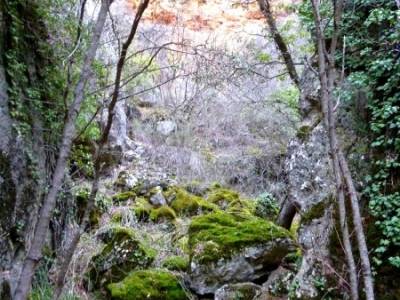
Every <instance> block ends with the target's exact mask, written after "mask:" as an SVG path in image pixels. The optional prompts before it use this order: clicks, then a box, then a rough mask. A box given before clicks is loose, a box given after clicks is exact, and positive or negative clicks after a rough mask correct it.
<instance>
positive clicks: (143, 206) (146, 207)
mask: <svg viewBox="0 0 400 300" xmlns="http://www.w3.org/2000/svg"><path fill="white" fill-rule="evenodd" d="M132 209H133V210H134V212H135V215H136V218H138V220H141V221H143V220H147V219H148V218H149V217H150V212H151V210H152V209H153V206H152V205H151V204H150V203H149V202H148V201H147V200H146V198H143V197H140V198H136V200H135V204H134V205H133V207H132Z"/></svg>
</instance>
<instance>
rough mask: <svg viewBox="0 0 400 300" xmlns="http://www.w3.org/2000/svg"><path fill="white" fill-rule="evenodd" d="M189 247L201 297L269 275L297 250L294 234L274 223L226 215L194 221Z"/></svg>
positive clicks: (195, 284)
mask: <svg viewBox="0 0 400 300" xmlns="http://www.w3.org/2000/svg"><path fill="white" fill-rule="evenodd" d="M189 247H190V251H191V265H190V269H191V270H190V279H191V284H190V285H191V288H192V289H193V290H195V291H196V293H198V294H201V295H204V294H210V293H214V292H215V291H216V290H217V289H218V288H219V287H220V286H222V285H224V284H226V283H236V282H248V281H254V280H256V279H258V278H260V277H261V276H265V275H266V274H267V273H268V272H269V271H271V270H273V269H275V268H276V267H277V266H278V265H279V264H280V262H281V261H282V259H283V258H284V257H285V256H286V255H287V254H288V253H289V252H291V251H293V250H294V249H295V247H294V243H293V241H292V239H291V235H290V233H289V232H288V231H286V230H285V229H283V228H280V227H278V226H276V225H274V224H273V223H272V222H268V221H264V220H263V219H260V218H256V217H250V216H247V217H243V216H237V215H232V214H229V213H223V212H217V213H211V214H207V215H204V216H200V217H197V218H194V219H193V221H192V223H191V225H190V227H189Z"/></svg>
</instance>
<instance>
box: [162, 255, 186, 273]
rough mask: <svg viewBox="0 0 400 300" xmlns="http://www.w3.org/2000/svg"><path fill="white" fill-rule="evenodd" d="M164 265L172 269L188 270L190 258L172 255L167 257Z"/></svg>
mask: <svg viewBox="0 0 400 300" xmlns="http://www.w3.org/2000/svg"><path fill="white" fill-rule="evenodd" d="M162 265H163V267H164V268H167V269H168V270H171V271H187V270H188V269H189V259H188V258H187V257H182V256H170V257H168V258H166V259H165V261H164V262H163V264H162Z"/></svg>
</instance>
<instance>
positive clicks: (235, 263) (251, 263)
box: [190, 238, 294, 295]
mask: <svg viewBox="0 0 400 300" xmlns="http://www.w3.org/2000/svg"><path fill="white" fill-rule="evenodd" d="M211 243H212V242H211ZM293 249H294V246H293V242H292V240H290V239H289V238H280V239H275V240H274V241H271V242H268V243H264V244H260V245H257V246H252V247H246V248H243V249H240V250H238V252H237V253H236V254H234V255H233V256H232V257H231V258H229V259H224V258H221V259H219V260H218V261H216V262H207V263H202V262H201V261H199V260H198V259H197V258H196V256H194V257H193V258H192V261H191V265H190V269H191V271H190V279H191V283H190V286H191V288H192V289H193V290H195V291H196V293H198V294H200V295H204V294H210V293H214V292H215V291H216V290H217V289H218V288H219V287H220V286H222V285H223V284H227V283H236V282H248V281H254V280H256V279H258V278H260V277H261V276H264V275H266V274H268V272H269V271H270V270H273V269H274V268H276V267H277V266H278V265H279V263H280V262H281V260H282V259H283V258H284V257H285V256H286V255H287V254H288V253H289V252H290V251H292V250H293Z"/></svg>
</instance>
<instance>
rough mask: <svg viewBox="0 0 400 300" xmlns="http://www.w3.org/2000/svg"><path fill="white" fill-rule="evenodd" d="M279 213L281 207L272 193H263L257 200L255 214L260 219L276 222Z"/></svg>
mask: <svg viewBox="0 0 400 300" xmlns="http://www.w3.org/2000/svg"><path fill="white" fill-rule="evenodd" d="M278 213H279V205H278V202H277V201H276V199H275V198H274V196H272V195H271V194H270V193H267V192H265V193H262V194H261V195H259V196H258V197H257V198H256V209H255V214H256V216H258V217H260V218H265V219H270V220H275V219H276V217H277V216H278Z"/></svg>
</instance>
